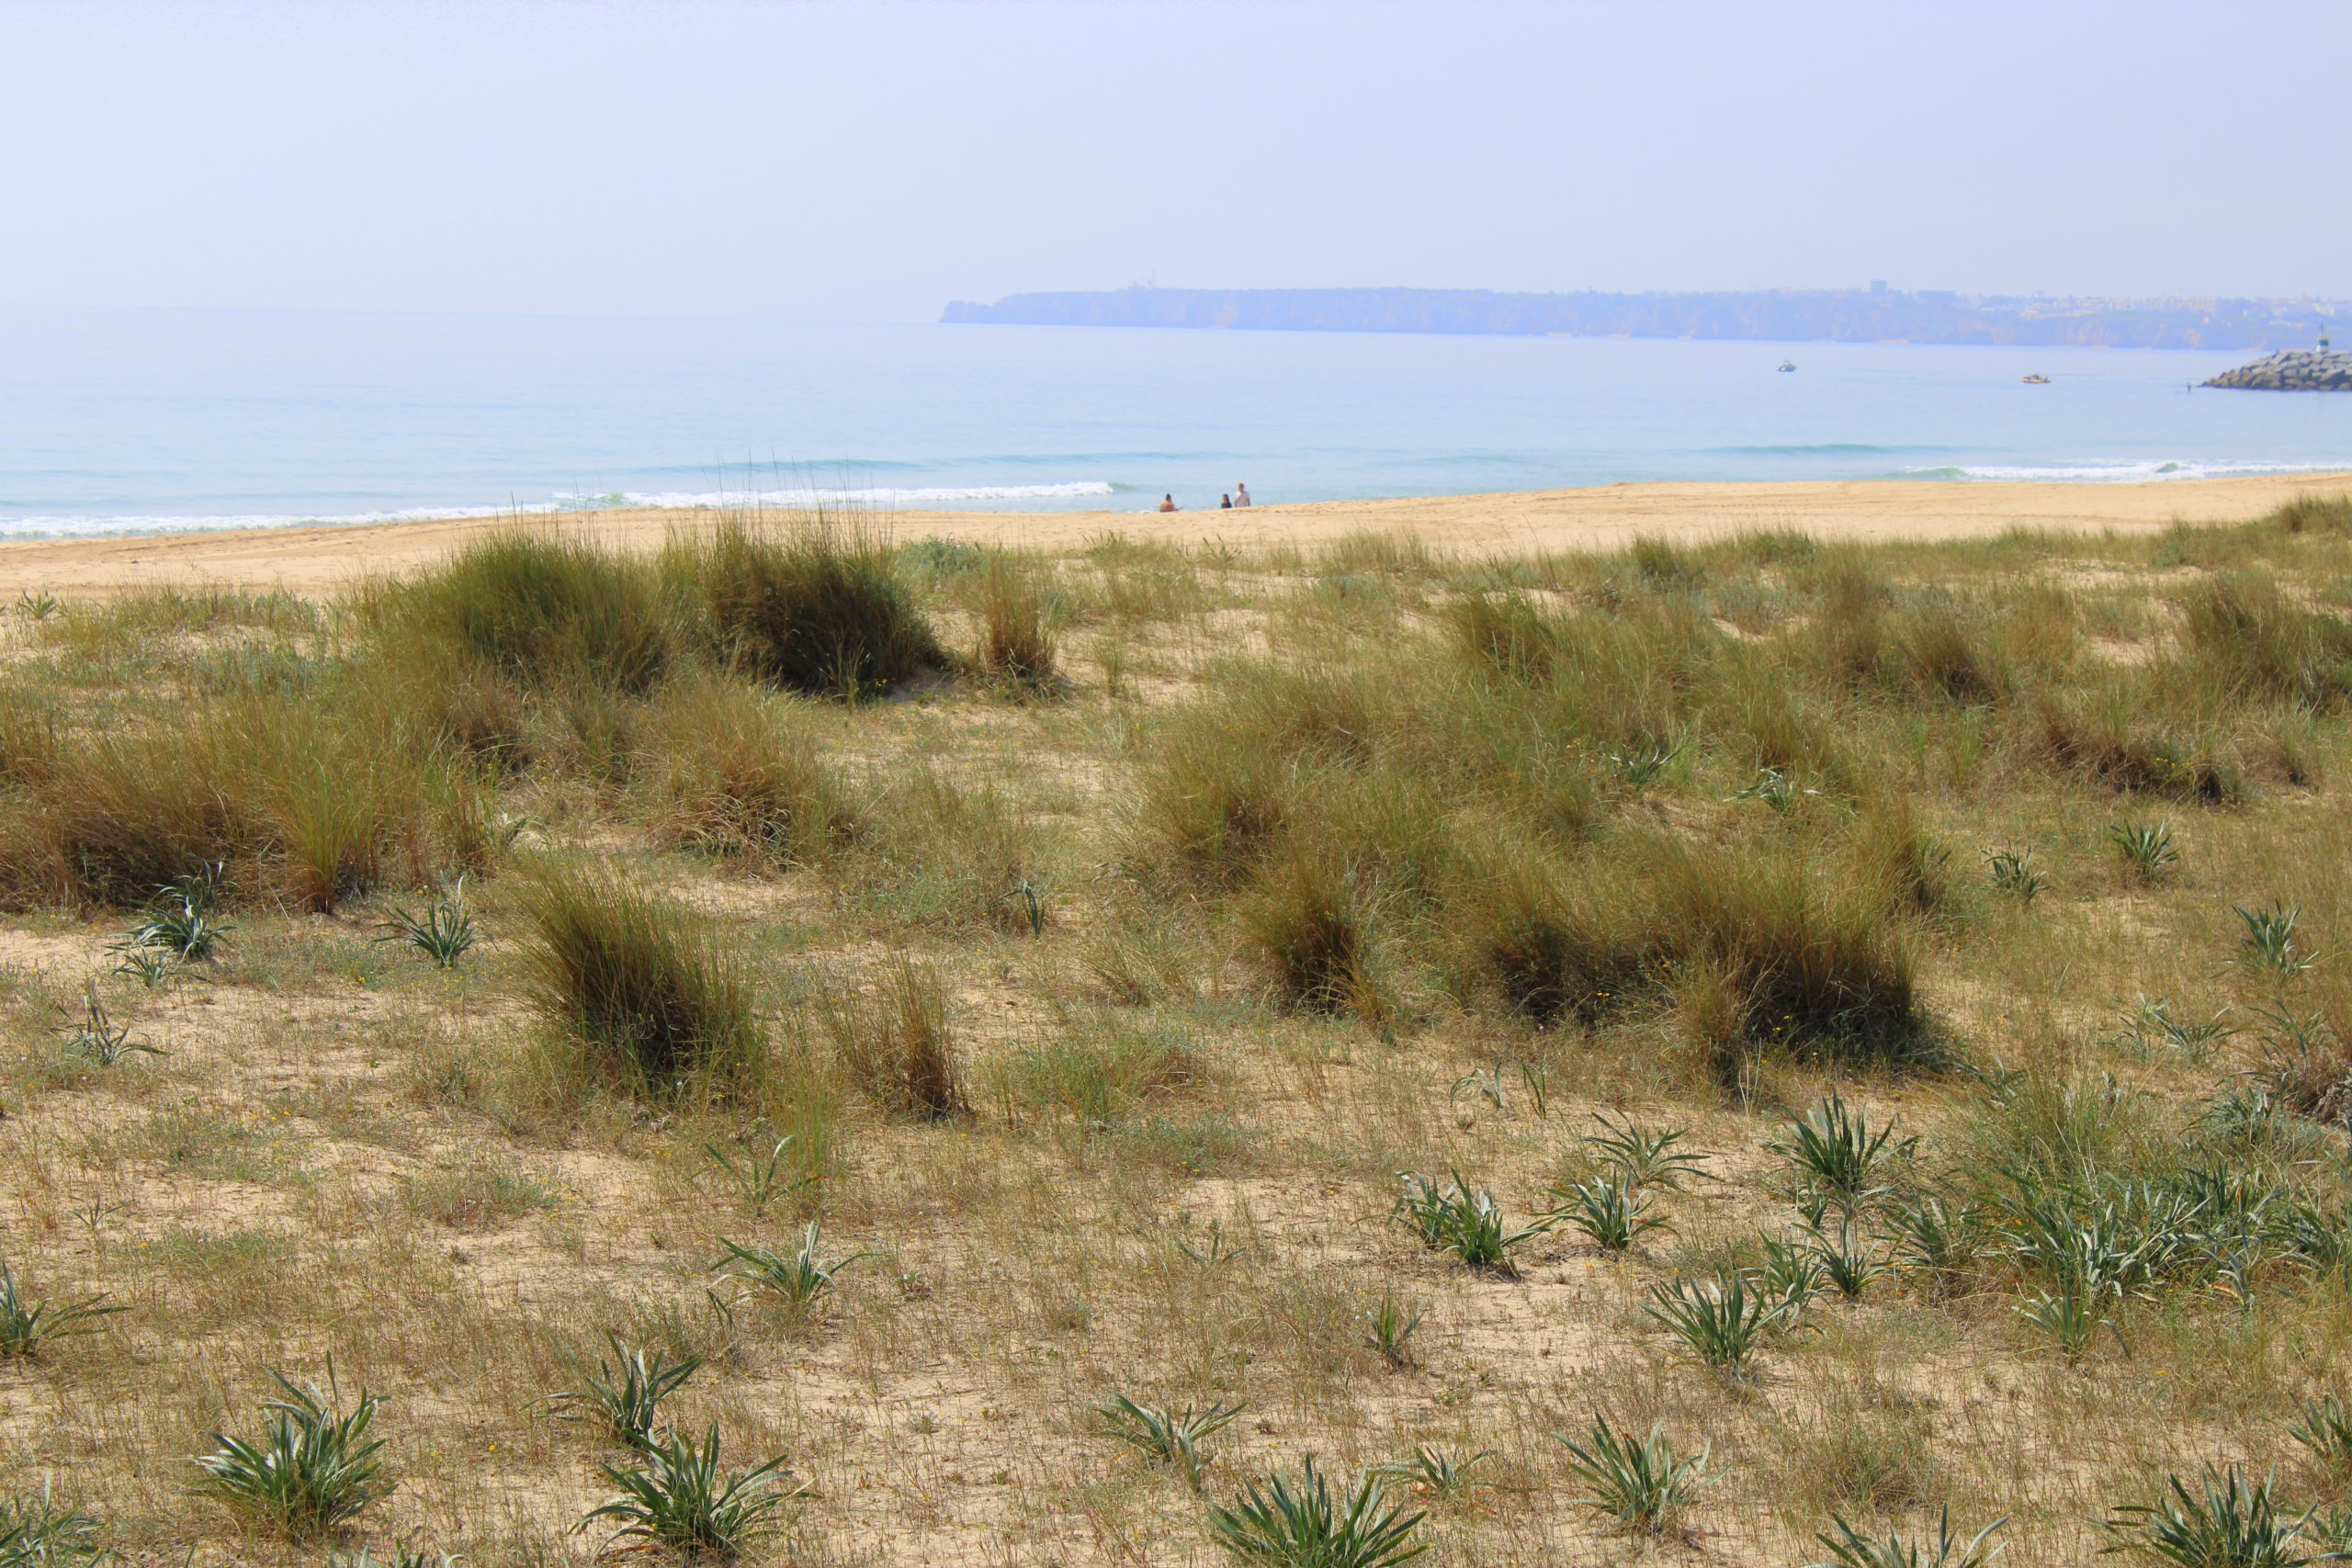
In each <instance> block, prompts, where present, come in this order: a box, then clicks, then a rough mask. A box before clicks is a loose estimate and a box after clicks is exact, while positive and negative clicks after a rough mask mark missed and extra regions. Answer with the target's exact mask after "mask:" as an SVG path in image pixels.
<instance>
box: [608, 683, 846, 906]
mask: <svg viewBox="0 0 2352 1568" xmlns="http://www.w3.org/2000/svg"><path fill="white" fill-rule="evenodd" d="M639 773H640V774H641V775H642V776H643V779H644V786H643V787H644V792H645V795H646V796H647V801H648V809H649V810H650V814H651V817H652V821H653V826H654V830H655V832H656V833H657V835H658V836H659V837H661V838H662V840H664V841H666V842H669V843H673V844H678V845H684V846H691V847H694V848H696V849H701V850H706V851H708V852H712V853H714V854H720V855H729V856H749V857H753V858H757V859H761V860H766V861H771V862H774V863H778V864H800V863H810V862H814V861H818V860H820V859H822V858H823V857H824V856H825V855H826V854H827V853H828V852H831V850H833V849H835V848H837V847H838V846H839V845H840V844H842V842H844V841H846V840H848V839H849V838H850V837H851V835H852V834H853V833H854V831H855V830H856V828H857V817H856V813H855V811H854V808H853V807H852V805H851V802H850V798H849V794H848V791H847V790H846V789H845V788H844V786H843V785H842V783H841V781H840V780H839V779H838V778H836V777H835V776H834V774H833V772H832V770H831V769H830V768H828V767H826V766H825V765H824V763H822V762H821V761H819V760H818V756H817V749H816V746H815V744H814V743H813V742H812V741H811V740H810V739H809V737H808V736H807V735H806V734H804V733H801V732H798V731H797V730H796V729H794V728H790V727H788V725H787V724H786V722H785V721H784V719H783V717H782V716H781V715H779V714H778V713H777V712H776V711H775V708H774V707H773V706H772V705H771V704H770V703H769V702H768V701H766V700H764V699H763V697H762V696H761V694H759V693H758V692H757V691H755V690H753V689H752V688H749V687H746V686H744V685H742V684H741V683H739V682H731V681H727V680H724V679H720V678H718V677H701V678H696V679H693V680H688V681H683V682H673V684H672V685H671V686H670V687H668V688H665V689H664V691H663V693H662V697H661V700H660V701H659V702H658V703H657V704H656V705H655V706H654V709H653V712H652V713H651V714H650V716H648V718H647V721H646V754H645V755H644V756H643V757H642V758H641V759H639Z"/></svg>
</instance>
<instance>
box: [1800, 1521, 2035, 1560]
mask: <svg viewBox="0 0 2352 1568" xmlns="http://www.w3.org/2000/svg"><path fill="white" fill-rule="evenodd" d="M2008 1522H2009V1519H2008V1516H2007V1515H2006V1514H2004V1515H2002V1516H2001V1517H1999V1518H1997V1519H1995V1520H1994V1521H1993V1522H1992V1523H1991V1524H1989V1525H1986V1526H1985V1528H1984V1529H1981V1530H1978V1531H1977V1532H1976V1533H1975V1534H1974V1535H1973V1536H1971V1537H1969V1538H1968V1539H1967V1540H1960V1539H1958V1538H1957V1537H1955V1536H1954V1535H1953V1534H1952V1533H1951V1508H1949V1507H1946V1508H1943V1509H1940V1510H1939V1511H1938V1513H1937V1516H1936V1533H1935V1536H1934V1538H1933V1539H1932V1540H1930V1539H1928V1538H1927V1537H1924V1536H1923V1537H1921V1538H1920V1539H1919V1540H1908V1539H1906V1538H1905V1536H1904V1535H1903V1533H1902V1532H1901V1531H1899V1530H1889V1531H1887V1532H1886V1537H1885V1539H1884V1540H1879V1539H1877V1538H1875V1537H1871V1536H1866V1535H1864V1534H1862V1532H1861V1531H1860V1530H1858V1529H1855V1528H1854V1527H1853V1526H1852V1525H1850V1524H1849V1523H1847V1522H1846V1517H1845V1516H1844V1515H1843V1514H1832V1515H1830V1516H1829V1525H1830V1528H1829V1529H1827V1530H1825V1531H1823V1532H1822V1533H1821V1534H1819V1535H1817V1536H1815V1537H1814V1539H1815V1540H1818V1541H1819V1542H1821V1544H1822V1545H1824V1546H1826V1547H1827V1548H1828V1549H1829V1561H1828V1562H1815V1563H1811V1564H1808V1565H1807V1568H1987V1565H1988V1564H1990V1563H1991V1562H1992V1561H1993V1560H1994V1559H1995V1558H1996V1557H1998V1556H2000V1555H2001V1553H2002V1552H2004V1551H2007V1550H2008V1547H2007V1545H2006V1544H2004V1545H2000V1546H1995V1545H1993V1544H1992V1540H1993V1535H1994V1532H1995V1531H1996V1530H1998V1529H2000V1528H2001V1527H2002V1526H2003V1525H2006V1524H2007V1523H2008Z"/></svg>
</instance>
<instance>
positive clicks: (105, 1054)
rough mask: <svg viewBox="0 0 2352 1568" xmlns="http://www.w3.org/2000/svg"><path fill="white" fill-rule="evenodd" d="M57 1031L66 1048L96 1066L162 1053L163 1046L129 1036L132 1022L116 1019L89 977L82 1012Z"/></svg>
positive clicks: (106, 1065)
mask: <svg viewBox="0 0 2352 1568" xmlns="http://www.w3.org/2000/svg"><path fill="white" fill-rule="evenodd" d="M58 1032H59V1033H60V1034H61V1035H62V1037H63V1039H64V1042H65V1049H66V1051H67V1052H68V1053H69V1054H70V1055H75V1056H78V1057H80V1058H81V1059H82V1060H84V1061H85V1062H88V1063H90V1064H91V1065H92V1066H100V1067H111V1066H114V1065H115V1064H116V1063H118V1062H119V1061H121V1060H122V1059H123V1058H124V1057H126V1056H130V1055H144V1056H160V1055H164V1048H163V1047H162V1046H160V1045H155V1044H151V1043H148V1042H147V1041H144V1040H133V1039H132V1038H131V1037H130V1025H129V1024H119V1023H117V1022H115V1021H114V1017H113V1015H112V1014H111V1013H109V1012H108V1011H107V1004H106V1000H105V998H102V997H100V996H99V995H98V987H97V983H96V981H90V982H87V983H85V985H84V986H83V987H82V1013H81V1016H80V1017H79V1018H74V1019H71V1020H69V1021H67V1022H66V1023H65V1024H64V1025H63V1026H62V1028H61V1029H60V1030H59V1031H58Z"/></svg>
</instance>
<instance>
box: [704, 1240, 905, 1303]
mask: <svg viewBox="0 0 2352 1568" xmlns="http://www.w3.org/2000/svg"><path fill="white" fill-rule="evenodd" d="M718 1245H719V1246H721V1247H725V1248H726V1249H727V1256H726V1257H724V1258H720V1259H719V1260H718V1262H716V1263H714V1264H712V1265H711V1266H710V1269H711V1272H712V1273H714V1274H724V1275H727V1276H728V1277H729V1278H730V1279H735V1280H742V1281H743V1282H744V1283H745V1284H748V1285H751V1286H752V1287H753V1288H754V1289H756V1290H759V1291H761V1292H765V1293H766V1294H768V1295H770V1296H772V1297H774V1298H775V1299H776V1300H777V1301H778V1302H780V1303H783V1305H784V1306H785V1308H786V1310H787V1311H790V1312H793V1313H805V1312H807V1311H809V1308H811V1307H813V1306H815V1305H816V1304H817V1303H818V1302H819V1301H820V1300H821V1299H822V1298H823V1297H824V1296H825V1295H826V1294H828V1293H829V1292H831V1290H832V1289H833V1276H834V1275H836V1274H838V1273H840V1272H841V1271H842V1269H846V1268H848V1267H849V1266H850V1265H851V1264H853V1263H857V1262H861V1261H863V1260H864V1259H865V1258H870V1257H872V1256H873V1254H871V1253H869V1252H864V1251H859V1252H852V1253H848V1254H845V1255H843V1256H842V1257H838V1258H834V1257H829V1256H827V1255H826V1252H825V1249H824V1232H823V1229H822V1227H821V1226H820V1223H819V1222H818V1221H815V1220H811V1221H809V1224H808V1227H807V1228H806V1229H805V1230H803V1231H802V1232H801V1233H800V1245H799V1246H798V1247H795V1248H794V1249H793V1250H792V1251H791V1252H789V1253H782V1252H775V1251H773V1250H771V1249H769V1248H767V1247H745V1246H743V1245H741V1243H738V1242H732V1241H729V1240H728V1239H726V1238H725V1237H724V1236H722V1237H720V1238H719V1242H718Z"/></svg>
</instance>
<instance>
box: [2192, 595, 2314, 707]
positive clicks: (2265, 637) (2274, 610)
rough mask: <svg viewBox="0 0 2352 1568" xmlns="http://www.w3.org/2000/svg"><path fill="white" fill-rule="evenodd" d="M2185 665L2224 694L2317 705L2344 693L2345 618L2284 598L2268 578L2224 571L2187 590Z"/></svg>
mask: <svg viewBox="0 0 2352 1568" xmlns="http://www.w3.org/2000/svg"><path fill="white" fill-rule="evenodd" d="M2184 608H2185V614H2184V617H2183V629H2184V631H2185V633H2186V636H2187V640H2188V666H2189V669H2190V670H2191V671H2194V672H2195V673H2196V674H2198V675H2199V676H2201V677H2203V678H2204V679H2206V680H2208V681H2211V682H2215V683H2216V684H2217V685H2218V686H2219V687H2220V688H2221V690H2222V693H2223V694H2226V695H2227V696H2228V697H2230V698H2233V699H2238V700H2241V701H2242V700H2246V699H2256V700H2265V699H2267V700H2269V701H2273V702H2281V703H2287V704H2290V705H2294V706H2296V707H2300V708H2305V709H2308V710H2311V711H2313V712H2321V711H2325V710H2329V709H2333V708H2335V707H2338V706H2340V705H2343V703H2344V702H2345V700H2346V697H2352V621H2347V620H2346V619H2345V618H2344V617H2343V616H2342V615H2335V614H2332V613H2329V612H2326V611H2320V610H2309V609H2305V608H2304V607H2303V606H2301V605H2300V604H2294V603H2292V602H2290V600H2289V599H2288V598H2287V597H2286V596H2285V595H2284V594H2282V593H2280V592H2279V591H2278V584H2277V583H2276V582H2274V581H2272V580H2271V579H2270V578H2268V577H2267V576H2264V575H2261V574H2259V573H2255V572H2230V573H2225V574H2223V575H2222V576H2220V577H2216V578H2214V579H2213V580H2212V581H2209V582H2206V583H2203V584H2201V585H2200V586H2199V588H2198V589H2197V591H2196V592H2193V593H2191V594H2190V595H2189V596H2188V604H2186V606H2185V607H2184Z"/></svg>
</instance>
